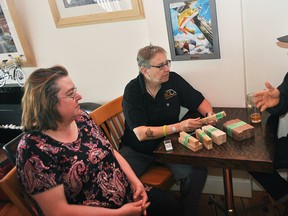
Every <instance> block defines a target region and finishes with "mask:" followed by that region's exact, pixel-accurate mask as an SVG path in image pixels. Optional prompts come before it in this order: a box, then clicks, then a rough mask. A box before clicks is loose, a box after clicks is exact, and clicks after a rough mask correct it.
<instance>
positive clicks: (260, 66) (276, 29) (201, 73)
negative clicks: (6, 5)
mask: <svg viewBox="0 0 288 216" xmlns="http://www.w3.org/2000/svg"><path fill="white" fill-rule="evenodd" d="M14 1H15V3H16V6H17V8H18V13H19V16H20V18H21V21H22V24H23V28H24V31H25V32H26V36H27V39H28V40H29V42H30V44H31V48H32V50H33V52H34V54H35V57H36V61H37V66H38V67H49V66H52V65H54V64H62V65H64V66H66V67H67V68H68V69H69V71H70V75H71V77H72V78H73V80H74V81H75V84H76V85H77V86H78V89H79V92H80V93H81V94H82V96H83V102H84V101H95V102H100V103H103V102H106V101H108V100H111V99H113V98H115V97H117V96H118V95H120V94H122V93H123V89H124V87H125V85H126V83H127V82H128V81H129V80H130V79H132V78H134V77H135V76H136V75H137V73H138V68H137V65H136V60H135V58H136V54H137V51H138V49H139V48H141V47H143V46H145V45H147V44H149V43H150V42H151V43H153V44H155V45H160V46H163V47H164V48H165V49H166V50H167V51H168V53H169V44H168V39H167V30H166V23H165V16H164V9H163V1H162V0H153V1H152V0H143V5H144V10H145V15H146V18H145V19H141V20H132V21H122V22H114V23H105V24H94V25H85V26H78V27H69V28H56V27H55V24H54V21H53V17H52V15H51V11H50V7H49V5H48V1H44V0H40V1H39V0H25V1H21V0H14ZM264 2H265V3H264ZM269 3H270V1H268V0H264V1H260V0H253V1H250V0H233V1H230V0H221V1H217V0H216V9H217V19H218V29H219V30H218V31H219V43H220V53H221V59H213V60H200V61H176V62H172V70H174V71H176V72H178V73H179V74H181V75H182V76H183V77H185V78H186V79H187V80H188V81H189V82H190V83H191V84H192V85H193V86H194V87H196V88H197V89H199V90H200V91H202V92H203V93H204V95H205V96H206V97H207V98H208V99H209V100H210V101H211V102H212V104H213V105H214V106H240V107H241V106H245V93H246V91H249V92H250V91H255V90H258V89H262V88H263V87H264V86H263V82H264V81H266V80H271V82H272V83H273V84H275V85H277V84H278V83H279V82H280V81H281V80H282V78H283V75H284V74H285V73H286V70H287V69H286V68H287V63H286V62H287V61H285V60H287V59H285V58H287V55H286V53H287V49H286V50H285V49H283V48H280V47H278V46H277V45H276V38H277V37H279V36H282V35H286V34H287V33H288V26H287V23H286V22H285V20H287V18H288V14H287V13H286V12H285V11H286V10H287V8H288V2H287V1H285V0H275V1H274V2H273V3H274V4H273V5H277V7H273V5H272V6H271V4H269ZM256 9H257V10H256ZM256 11H257V12H256ZM34 69H35V68H27V69H26V71H27V73H28V74H29V73H30V72H31V71H32V70H34ZM272 72H273V75H272ZM274 74H275V75H276V76H275V75H274ZM245 81H247V83H246V82H245ZM246 85H247V86H246Z"/></svg>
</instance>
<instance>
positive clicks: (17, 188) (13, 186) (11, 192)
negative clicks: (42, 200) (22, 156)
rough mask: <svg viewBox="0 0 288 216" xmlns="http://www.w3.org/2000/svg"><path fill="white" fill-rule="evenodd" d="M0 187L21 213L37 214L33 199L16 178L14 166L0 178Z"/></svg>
mask: <svg viewBox="0 0 288 216" xmlns="http://www.w3.org/2000/svg"><path fill="white" fill-rule="evenodd" d="M0 187H1V188H2V190H3V191H4V193H5V194H6V195H7V197H8V198H9V199H10V200H11V202H13V204H14V205H15V207H16V208H17V209H18V210H19V212H21V214H22V215H25V216H34V215H37V214H36V213H35V212H36V207H35V205H34V203H33V201H32V200H31V198H30V197H29V196H28V195H27V194H26V192H25V190H24V189H23V187H22V185H21V184H20V182H19V180H18V177H17V173H16V166H14V168H13V169H12V170H10V172H9V173H7V175H5V176H4V178H2V179H1V180H0Z"/></svg>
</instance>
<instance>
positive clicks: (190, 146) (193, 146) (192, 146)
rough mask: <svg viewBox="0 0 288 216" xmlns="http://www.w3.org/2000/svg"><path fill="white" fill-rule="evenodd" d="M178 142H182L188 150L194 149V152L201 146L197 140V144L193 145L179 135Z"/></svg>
mask: <svg viewBox="0 0 288 216" xmlns="http://www.w3.org/2000/svg"><path fill="white" fill-rule="evenodd" d="M178 142H179V143H181V144H183V145H184V146H185V147H187V148H189V149H190V150H192V151H194V152H196V151H199V150H200V149H202V148H203V146H202V143H200V142H199V141H198V145H195V144H192V143H186V142H185V141H184V139H182V138H181V137H179V138H178Z"/></svg>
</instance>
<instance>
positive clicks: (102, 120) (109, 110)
mask: <svg viewBox="0 0 288 216" xmlns="http://www.w3.org/2000/svg"><path fill="white" fill-rule="evenodd" d="M122 99H123V96H120V97H118V98H116V99H114V100H112V101H110V102H108V103H106V104H103V105H102V106H100V107H98V108H96V109H95V110H93V111H92V112H91V113H90V117H91V118H92V120H93V121H94V122H95V123H96V124H97V125H98V126H100V127H101V129H102V130H103V131H104V133H105V135H106V136H107V138H108V139H109V141H110V142H111V144H112V145H113V147H114V148H115V149H117V150H118V149H119V144H120V142H121V137H122V135H123V133H124V129H125V118H124V114H123V109H122Z"/></svg>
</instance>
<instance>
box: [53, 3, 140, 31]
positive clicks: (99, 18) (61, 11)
mask: <svg viewBox="0 0 288 216" xmlns="http://www.w3.org/2000/svg"><path fill="white" fill-rule="evenodd" d="M49 4H50V8H51V12H52V15H53V18H54V21H55V24H56V26H57V27H58V28H62V27H71V26H80V25H87V24H95V23H105V22H117V21H124V20H133V19H142V18H144V10H143V4H142V0H83V1H77V0H49Z"/></svg>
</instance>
